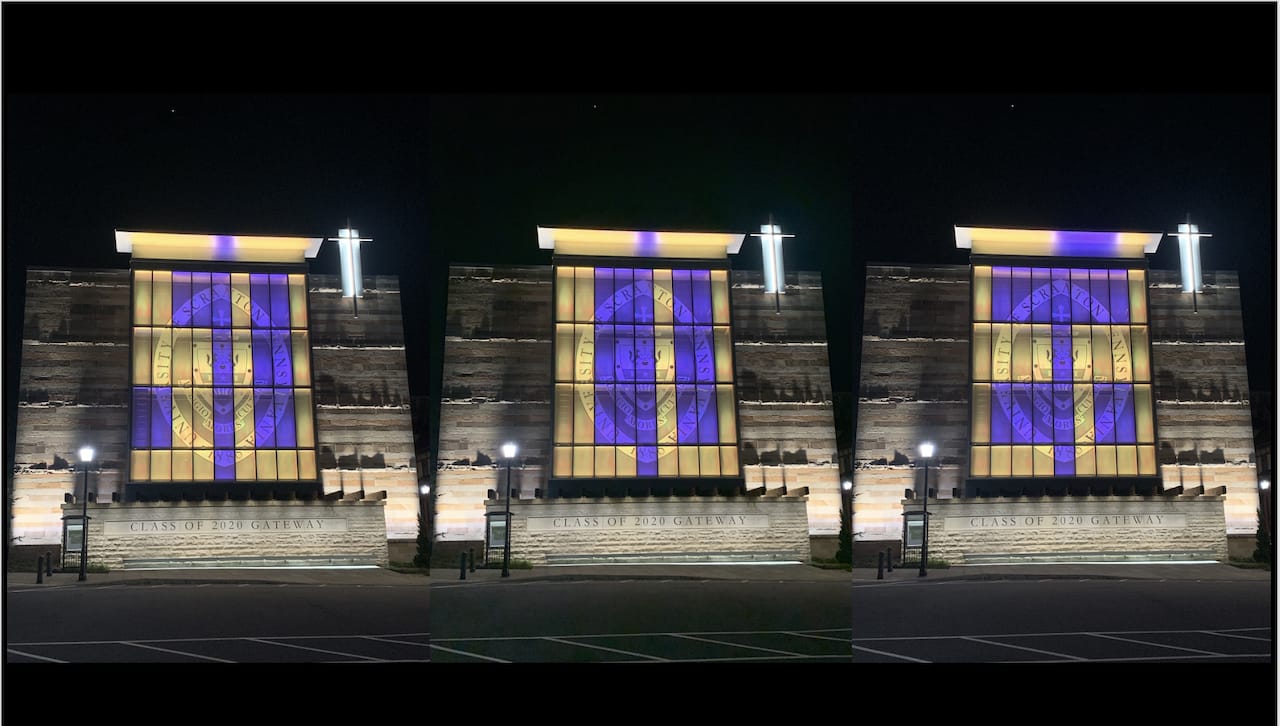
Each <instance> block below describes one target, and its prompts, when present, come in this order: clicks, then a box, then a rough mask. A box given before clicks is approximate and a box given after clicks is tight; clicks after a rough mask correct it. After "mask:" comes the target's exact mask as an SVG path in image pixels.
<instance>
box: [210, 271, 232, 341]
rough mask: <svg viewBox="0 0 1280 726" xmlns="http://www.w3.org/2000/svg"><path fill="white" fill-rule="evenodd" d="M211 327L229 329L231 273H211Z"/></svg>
mask: <svg viewBox="0 0 1280 726" xmlns="http://www.w3.org/2000/svg"><path fill="white" fill-rule="evenodd" d="M211 292H212V294H213V319H212V322H213V327H215V328H230V327H231V273H229V272H215V273H213V289H212V290H211Z"/></svg>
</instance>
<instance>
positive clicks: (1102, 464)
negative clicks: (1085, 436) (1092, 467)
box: [1093, 446, 1116, 476]
mask: <svg viewBox="0 0 1280 726" xmlns="http://www.w3.org/2000/svg"><path fill="white" fill-rule="evenodd" d="M1093 448H1094V450H1095V451H1097V452H1098V476H1115V475H1116V447H1114V446H1095V447H1093Z"/></svg>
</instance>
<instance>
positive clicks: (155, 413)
mask: <svg viewBox="0 0 1280 726" xmlns="http://www.w3.org/2000/svg"><path fill="white" fill-rule="evenodd" d="M171 446H173V389H172V388H153V389H151V448H153V449H167V448H169V447H171Z"/></svg>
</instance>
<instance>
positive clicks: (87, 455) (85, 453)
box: [80, 446, 94, 464]
mask: <svg viewBox="0 0 1280 726" xmlns="http://www.w3.org/2000/svg"><path fill="white" fill-rule="evenodd" d="M93 454H94V451H93V447H92V446H81V447H80V461H83V462H84V463H86V464H88V463H89V462H91V461H93Z"/></svg>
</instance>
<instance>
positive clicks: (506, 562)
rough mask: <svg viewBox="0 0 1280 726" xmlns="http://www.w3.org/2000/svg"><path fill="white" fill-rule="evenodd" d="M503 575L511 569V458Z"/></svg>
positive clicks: (508, 477) (508, 476) (509, 574)
mask: <svg viewBox="0 0 1280 726" xmlns="http://www.w3.org/2000/svg"><path fill="white" fill-rule="evenodd" d="M503 540H504V542H503V544H502V576H503V577H510V576H511V570H510V569H509V568H510V566H511V459H510V458H508V459H507V526H506V529H505V530H504V533H503Z"/></svg>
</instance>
